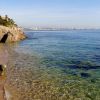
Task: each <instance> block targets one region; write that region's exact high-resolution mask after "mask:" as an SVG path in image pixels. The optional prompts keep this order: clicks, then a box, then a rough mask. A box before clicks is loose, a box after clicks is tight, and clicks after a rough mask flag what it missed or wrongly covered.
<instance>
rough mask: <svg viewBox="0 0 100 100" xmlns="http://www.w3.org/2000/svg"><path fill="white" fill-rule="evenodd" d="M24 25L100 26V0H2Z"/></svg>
mask: <svg viewBox="0 0 100 100" xmlns="http://www.w3.org/2000/svg"><path fill="white" fill-rule="evenodd" d="M6 14H7V15H8V16H9V17H11V18H13V19H14V20H15V21H16V23H17V24H18V25H19V26H22V27H58V28H60V27H61V28H100V0H0V15H3V16H4V15H6Z"/></svg>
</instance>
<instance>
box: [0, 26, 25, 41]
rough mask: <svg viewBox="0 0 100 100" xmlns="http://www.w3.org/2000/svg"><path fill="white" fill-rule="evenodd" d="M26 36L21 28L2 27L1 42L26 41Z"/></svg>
mask: <svg viewBox="0 0 100 100" xmlns="http://www.w3.org/2000/svg"><path fill="white" fill-rule="evenodd" d="M25 38H26V36H25V34H24V32H23V31H22V30H21V28H18V27H16V26H13V27H6V26H2V25H1V26H0V42H1V43H6V42H16V41H20V40H23V39H25Z"/></svg>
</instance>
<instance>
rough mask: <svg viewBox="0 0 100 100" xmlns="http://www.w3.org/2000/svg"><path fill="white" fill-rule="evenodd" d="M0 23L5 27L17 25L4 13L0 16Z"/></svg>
mask: <svg viewBox="0 0 100 100" xmlns="http://www.w3.org/2000/svg"><path fill="white" fill-rule="evenodd" d="M0 25H3V26H7V27H12V26H17V25H16V24H15V22H14V20H13V19H11V18H9V17H8V16H7V15H5V17H2V16H0Z"/></svg>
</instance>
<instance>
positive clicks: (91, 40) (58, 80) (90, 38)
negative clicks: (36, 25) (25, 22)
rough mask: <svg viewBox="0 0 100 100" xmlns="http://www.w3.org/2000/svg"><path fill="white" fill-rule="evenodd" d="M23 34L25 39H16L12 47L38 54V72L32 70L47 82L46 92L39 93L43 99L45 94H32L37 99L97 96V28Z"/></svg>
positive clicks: (99, 92)
mask: <svg viewBox="0 0 100 100" xmlns="http://www.w3.org/2000/svg"><path fill="white" fill-rule="evenodd" d="M25 34H26V35H27V39H25V40H23V41H21V42H19V43H18V45H17V46H16V48H15V51H16V52H20V53H24V54H28V55H30V56H36V57H37V58H39V59H36V60H37V61H36V60H35V62H37V63H39V64H38V66H37V67H38V68H39V71H40V72H41V74H40V73H39V72H37V73H35V74H40V76H39V77H38V79H39V80H40V79H41V80H42V79H43V80H44V81H43V83H45V84H46V86H47V87H45V89H44V90H45V93H44V90H43V91H40V93H44V94H45V95H46V93H47V94H48V96H47V95H46V96H44V98H45V99H43V98H42V96H43V95H44V94H42V96H41V95H40V94H39V93H37V94H38V95H40V96H37V97H34V98H37V99H36V100H100V30H99V29H98V30H95V29H94V30H93V29H90V30H89V29H86V30H85V29H84V30H64V31H25ZM27 59H28V58H27ZM38 60H39V61H38ZM33 62H34V60H33ZM31 65H32V64H31ZM31 70H32V69H31ZM33 70H34V67H33ZM39 89H40V88H39ZM46 89H47V90H46ZM46 91H47V92H46ZM50 96H51V98H52V99H50ZM39 98H42V99H39ZM46 98H47V99H46ZM34 100H35V99H34Z"/></svg>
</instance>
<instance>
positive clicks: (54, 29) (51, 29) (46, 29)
mask: <svg viewBox="0 0 100 100" xmlns="http://www.w3.org/2000/svg"><path fill="white" fill-rule="evenodd" d="M23 30H24V31H29V32H31V31H71V30H100V28H97V29H96V28H87V29H86V28H80V29H79V28H36V29H35V28H33V29H32V28H23Z"/></svg>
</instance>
